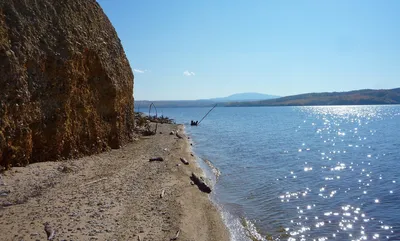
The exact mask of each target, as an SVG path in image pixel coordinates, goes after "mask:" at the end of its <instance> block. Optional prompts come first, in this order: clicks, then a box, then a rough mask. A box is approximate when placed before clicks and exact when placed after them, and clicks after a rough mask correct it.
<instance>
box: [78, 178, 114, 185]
mask: <svg viewBox="0 0 400 241" xmlns="http://www.w3.org/2000/svg"><path fill="white" fill-rule="evenodd" d="M103 180H107V177H103V178H100V179H98V180H94V181H91V182H88V183H84V184H82V185H80V187H84V186H88V185H91V184H94V183H96V182H100V181H103Z"/></svg>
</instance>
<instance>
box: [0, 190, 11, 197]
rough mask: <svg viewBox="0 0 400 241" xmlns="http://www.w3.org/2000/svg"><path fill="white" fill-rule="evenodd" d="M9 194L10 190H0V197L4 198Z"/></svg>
mask: <svg viewBox="0 0 400 241" xmlns="http://www.w3.org/2000/svg"><path fill="white" fill-rule="evenodd" d="M10 192H11V191H10V190H0V197H6V196H8V194H9V193H10Z"/></svg>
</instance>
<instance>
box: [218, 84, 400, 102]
mask: <svg viewBox="0 0 400 241" xmlns="http://www.w3.org/2000/svg"><path fill="white" fill-rule="evenodd" d="M381 104H400V88H397V89H390V90H371V89H366V90H355V91H348V92H326V93H309V94H301V95H293V96H286V97H281V98H277V99H271V100H261V101H243V102H229V103H225V105H224V106H308V105H381Z"/></svg>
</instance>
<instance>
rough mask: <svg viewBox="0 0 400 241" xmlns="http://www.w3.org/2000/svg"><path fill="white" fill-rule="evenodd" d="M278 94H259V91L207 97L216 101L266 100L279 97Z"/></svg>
mask: <svg viewBox="0 0 400 241" xmlns="http://www.w3.org/2000/svg"><path fill="white" fill-rule="evenodd" d="M279 97H280V96H276V95H267V94H261V93H253V92H249V93H239V94H233V95H230V96H228V97H222V98H213V99H209V100H211V101H217V102H227V101H256V100H268V99H276V98H279Z"/></svg>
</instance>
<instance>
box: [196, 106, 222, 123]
mask: <svg viewBox="0 0 400 241" xmlns="http://www.w3.org/2000/svg"><path fill="white" fill-rule="evenodd" d="M217 105H218V103H217V104H215V105H214V107H213V108H211V110H209V111H208V112H207V114H206V115H205V116H204V117H203V118H202V119H201V120H200V121H199V123H198V124H200V123H201V122H202V121H203V120H204V118H206V116H207V115H208V114H210V112H211V111H212V110H213V109H214V108H215V107H217ZM198 124H197V125H198Z"/></svg>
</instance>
